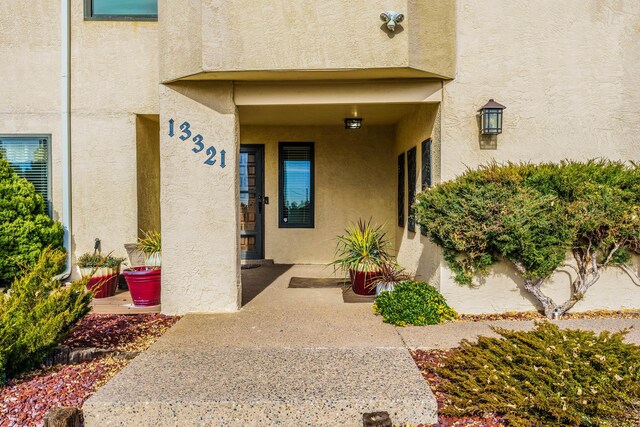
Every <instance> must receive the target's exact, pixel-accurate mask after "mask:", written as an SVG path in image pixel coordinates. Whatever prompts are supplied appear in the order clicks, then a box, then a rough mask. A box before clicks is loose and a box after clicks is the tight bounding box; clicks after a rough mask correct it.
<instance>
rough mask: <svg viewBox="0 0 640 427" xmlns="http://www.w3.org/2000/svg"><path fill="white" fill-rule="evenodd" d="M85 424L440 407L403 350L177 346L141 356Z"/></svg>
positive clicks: (414, 415)
mask: <svg viewBox="0 0 640 427" xmlns="http://www.w3.org/2000/svg"><path fill="white" fill-rule="evenodd" d="M83 411H84V416H85V425H86V426H87V427H98V426H100V427H110V426H181V427H189V426H273V425H278V426H362V414H363V413H366V412H375V411H387V412H389V414H390V415H391V419H392V420H393V423H394V424H395V425H398V424H404V423H413V424H418V423H434V422H436V421H437V403H436V400H435V398H434V396H433V394H432V393H431V390H430V389H429V387H428V386H427V384H426V383H425V382H424V380H423V379H422V376H421V375H420V372H419V370H418V368H417V367H416V365H415V364H414V362H413V360H412V359H411V356H410V354H409V352H408V350H406V349H404V348H348V349H347V348H258V349H251V348H235V349H228V348H210V349H206V348H202V347H195V348H175V349H171V350H169V349H167V348H166V347H164V348H162V349H160V350H154V348H153V347H152V349H150V350H148V351H147V352H145V353H143V354H142V355H140V356H139V357H137V358H136V359H135V360H133V361H132V363H131V364H130V365H129V366H127V367H126V368H125V369H124V370H123V371H122V372H121V373H120V374H118V375H117V376H116V377H115V378H114V379H113V380H111V381H110V382H109V383H107V384H106V385H105V386H104V387H103V388H101V389H100V390H99V391H98V392H97V393H96V394H95V395H94V396H93V397H92V398H91V399H89V400H88V401H87V402H86V403H85V405H84V408H83Z"/></svg>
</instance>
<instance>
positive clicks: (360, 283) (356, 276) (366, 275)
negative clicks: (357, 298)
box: [349, 270, 380, 295]
mask: <svg viewBox="0 0 640 427" xmlns="http://www.w3.org/2000/svg"><path fill="white" fill-rule="evenodd" d="M349 276H350V277H351V286H352V287H353V292H355V293H356V294H358V295H375V294H376V287H375V286H372V285H371V284H372V283H373V280H374V279H375V278H376V277H378V276H380V272H378V271H355V270H349Z"/></svg>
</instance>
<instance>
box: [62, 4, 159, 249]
mask: <svg viewBox="0 0 640 427" xmlns="http://www.w3.org/2000/svg"><path fill="white" fill-rule="evenodd" d="M71 18H72V28H71V33H72V42H71V55H72V59H71V64H72V65H71V67H72V68H71V75H72V84H71V88H72V92H71V111H72V122H71V126H72V130H71V133H72V165H73V174H72V176H73V180H72V186H73V189H72V200H73V243H74V245H75V250H74V254H75V255H76V256H78V255H79V254H81V253H82V252H84V251H87V250H91V249H92V248H93V239H94V238H96V237H98V238H100V239H101V240H102V248H103V251H107V252H111V251H113V252H114V254H117V255H122V256H124V255H126V252H125V250H124V247H123V245H124V244H125V243H130V242H134V241H135V239H136V237H137V235H138V207H137V191H138V190H137V173H136V154H135V153H136V115H137V114H157V113H158V109H159V107H158V73H159V71H158V62H159V60H158V50H159V49H158V32H157V26H158V23H157V22H122V21H120V22H110V21H85V20H84V13H83V2H82V0H74V1H73V2H72V14H71ZM56 96H57V94H56Z"/></svg>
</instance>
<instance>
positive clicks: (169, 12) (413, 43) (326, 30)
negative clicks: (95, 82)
mask: <svg viewBox="0 0 640 427" xmlns="http://www.w3.org/2000/svg"><path fill="white" fill-rule="evenodd" d="M160 4H161V7H160V20H161V22H162V32H161V39H162V46H163V55H162V58H163V65H162V80H163V81H168V80H174V79H177V78H181V77H186V76H188V75H192V74H196V73H199V72H201V71H205V72H214V73H215V72H236V71H237V72H246V71H267V72H268V71H277V72H280V71H287V70H298V71H333V70H343V71H347V70H381V69H390V70H399V71H392V72H391V73H390V74H389V75H386V76H383V77H392V76H393V73H395V72H401V71H402V70H403V69H404V70H408V69H409V68H410V67H412V68H414V69H415V70H416V71H417V72H418V73H417V74H416V77H418V76H419V75H420V73H422V75H423V76H428V75H431V76H451V75H452V74H453V70H454V64H455V1H454V0H437V1H430V2H419V1H414V0H411V1H408V0H353V1H349V2H344V1H335V0H331V1H323V2H317V1H312V0H272V1H269V2H263V3H261V5H260V7H259V8H256V3H255V1H252V0H234V1H212V0H200V1H196V2H193V1H190V0H171V1H165V2H162V1H161V2H160ZM389 10H395V11H398V12H402V13H404V14H405V20H404V22H403V23H402V24H401V27H398V28H396V31H395V33H389V32H388V31H387V29H386V26H383V22H382V21H381V20H380V14H381V13H382V12H386V11H389ZM163 21H166V22H163ZM434 29H435V30H436V31H437V30H440V29H442V30H443V31H442V32H438V37H433V34H434ZM374 73H375V71H374ZM378 75H379V74H378ZM379 76H380V75H379ZM209 77H210V78H220V77H219V76H218V77H216V75H215V74H210V75H209ZM223 78H230V77H228V76H226V75H224V77H223Z"/></svg>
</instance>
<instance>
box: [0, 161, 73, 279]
mask: <svg viewBox="0 0 640 427" xmlns="http://www.w3.org/2000/svg"><path fill="white" fill-rule="evenodd" d="M63 234H64V232H63V229H62V226H61V225H60V223H59V222H55V221H53V220H52V219H51V218H50V217H49V216H48V215H47V214H46V210H45V202H44V200H43V198H42V196H40V195H39V194H37V193H36V192H35V189H34V187H33V185H32V184H31V183H30V182H29V181H27V180H26V179H23V178H20V177H19V176H18V175H17V174H16V173H15V172H14V171H13V169H11V166H10V165H9V163H8V162H7V161H6V160H4V159H3V158H2V155H1V153H0V287H7V286H10V285H11V282H12V281H13V279H14V278H15V277H16V275H17V274H18V273H19V272H20V269H21V268H22V267H23V266H28V265H33V264H35V263H36V261H37V260H38V258H39V257H40V254H41V253H42V251H43V250H44V248H46V247H48V246H51V247H53V248H62V237H63ZM62 270H64V266H61V267H60V271H58V273H60V272H61V271H62Z"/></svg>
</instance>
